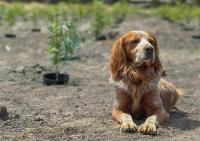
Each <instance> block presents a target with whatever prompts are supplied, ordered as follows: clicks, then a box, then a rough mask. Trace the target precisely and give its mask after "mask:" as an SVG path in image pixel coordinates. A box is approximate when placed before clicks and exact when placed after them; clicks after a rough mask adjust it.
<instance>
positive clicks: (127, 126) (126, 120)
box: [112, 108, 137, 132]
mask: <svg viewBox="0 0 200 141" xmlns="http://www.w3.org/2000/svg"><path fill="white" fill-rule="evenodd" d="M112 116H113V118H114V119H115V120H116V121H117V122H119V123H120V124H121V128H120V131H121V132H136V131H137V125H136V124H135V123H134V122H133V120H132V117H131V115H129V114H127V113H124V112H122V111H120V110H118V109H115V108H114V109H113V112H112Z"/></svg>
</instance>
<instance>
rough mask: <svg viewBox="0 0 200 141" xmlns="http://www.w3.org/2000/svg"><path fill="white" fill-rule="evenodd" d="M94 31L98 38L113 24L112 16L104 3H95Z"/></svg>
mask: <svg viewBox="0 0 200 141" xmlns="http://www.w3.org/2000/svg"><path fill="white" fill-rule="evenodd" d="M92 16H93V17H92V28H93V29H92V30H93V33H94V35H95V37H96V38H98V36H99V34H100V33H101V31H102V30H103V29H104V28H105V27H106V26H107V25H110V24H111V16H110V13H109V12H108V10H107V7H106V6H105V5H104V4H102V2H99V1H95V2H94V5H93V15H92Z"/></svg>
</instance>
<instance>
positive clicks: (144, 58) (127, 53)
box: [110, 31, 161, 73]
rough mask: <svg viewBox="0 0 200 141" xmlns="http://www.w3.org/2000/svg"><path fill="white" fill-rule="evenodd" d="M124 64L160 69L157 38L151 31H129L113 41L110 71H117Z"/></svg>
mask: <svg viewBox="0 0 200 141" xmlns="http://www.w3.org/2000/svg"><path fill="white" fill-rule="evenodd" d="M126 65H131V66H133V67H135V68H141V67H145V66H152V67H154V69H155V71H160V70H161V63H160V60H159V51H158V45H157V40H156V38H155V37H154V36H153V35H152V34H151V33H149V32H143V31H131V32H128V33H126V34H124V35H123V36H122V37H120V38H119V39H117V40H116V41H115V43H114V46H113V48H112V53H111V57H110V68H111V72H113V73H114V72H116V73H117V72H119V71H120V69H122V68H123V67H125V66H126Z"/></svg>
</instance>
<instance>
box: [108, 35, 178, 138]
mask: <svg viewBox="0 0 200 141" xmlns="http://www.w3.org/2000/svg"><path fill="white" fill-rule="evenodd" d="M147 46H152V47H153V50H152V51H153V52H152V53H151V55H150V57H147V56H146V54H147V53H146V52H145V51H146V48H147ZM109 68H110V82H111V83H113V84H114V85H115V86H116V102H115V105H114V107H113V112H112V114H113V118H114V119H115V120H116V121H118V122H119V123H121V124H122V126H121V131H133V130H132V129H136V128H135V127H136V124H135V123H134V122H133V121H132V122H130V117H129V116H132V117H140V116H144V115H147V117H149V118H147V120H146V122H145V123H144V124H143V125H141V126H140V127H139V128H137V129H138V131H139V132H142V133H145V134H151V133H153V132H154V131H155V128H154V127H156V126H158V125H159V124H161V123H162V122H164V121H166V120H167V119H168V118H169V114H168V113H167V112H168V111H169V110H170V109H171V108H173V107H174V105H175V104H176V101H177V99H178V97H179V96H180V95H181V91H180V90H178V89H177V88H176V87H175V86H174V85H173V84H171V83H169V82H167V81H165V80H162V79H160V74H161V71H162V65H161V62H160V59H159V50H158V44H157V40H156V38H155V37H154V36H153V35H152V34H151V33H148V32H144V31H131V32H128V33H126V34H124V35H123V36H122V37H120V38H119V39H117V40H116V41H115V43H114V45H113V47H112V51H111V56H110V60H109ZM124 117H129V120H128V121H129V122H127V123H124V122H123V121H127V120H126V119H124ZM152 120H156V121H152ZM149 121H151V122H149ZM155 123H158V124H156V125H154V124H155Z"/></svg>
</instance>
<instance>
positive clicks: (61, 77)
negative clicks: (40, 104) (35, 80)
mask: <svg viewBox="0 0 200 141" xmlns="http://www.w3.org/2000/svg"><path fill="white" fill-rule="evenodd" d="M57 77H58V78H57ZM68 82H69V75H68V74H60V73H59V74H58V76H56V73H46V74H44V75H43V83H44V84H45V85H48V86H49V85H63V84H66V83H68Z"/></svg>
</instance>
